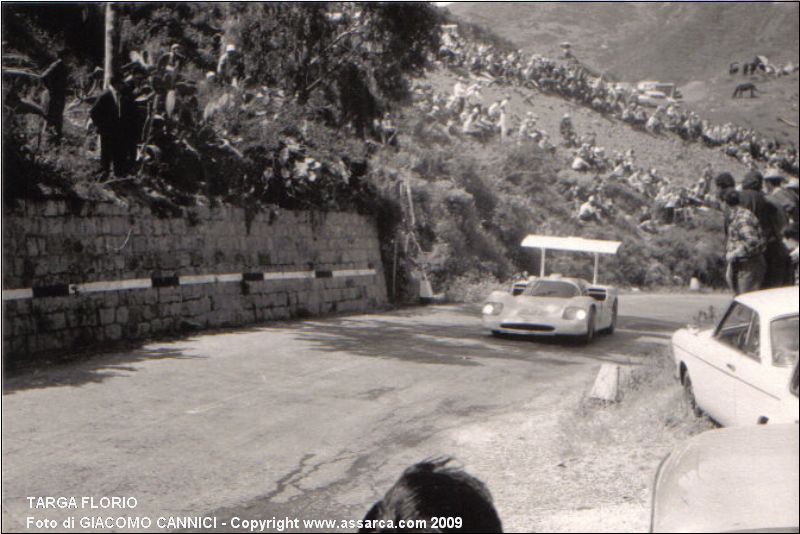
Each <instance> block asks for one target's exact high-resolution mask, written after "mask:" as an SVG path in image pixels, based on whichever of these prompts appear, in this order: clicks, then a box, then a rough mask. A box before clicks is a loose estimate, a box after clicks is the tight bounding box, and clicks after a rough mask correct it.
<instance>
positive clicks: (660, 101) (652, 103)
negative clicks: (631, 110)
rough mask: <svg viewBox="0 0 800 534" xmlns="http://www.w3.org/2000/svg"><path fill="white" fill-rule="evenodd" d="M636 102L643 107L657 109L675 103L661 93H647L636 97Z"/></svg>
mask: <svg viewBox="0 0 800 534" xmlns="http://www.w3.org/2000/svg"><path fill="white" fill-rule="evenodd" d="M636 101H637V102H639V104H640V105H642V106H648V107H651V108H657V107H658V106H662V105H667V106H668V105H670V104H674V103H675V99H674V98H670V97H668V96H667V95H665V94H664V93H662V92H661V91H645V92H644V93H641V94H639V95H638V96H637V97H636Z"/></svg>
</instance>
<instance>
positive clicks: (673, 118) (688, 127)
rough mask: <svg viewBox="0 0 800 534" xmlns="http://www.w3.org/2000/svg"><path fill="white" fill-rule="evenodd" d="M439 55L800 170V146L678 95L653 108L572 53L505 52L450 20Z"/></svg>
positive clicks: (750, 159)
mask: <svg viewBox="0 0 800 534" xmlns="http://www.w3.org/2000/svg"><path fill="white" fill-rule="evenodd" d="M439 58H440V60H441V61H442V62H443V63H444V64H445V65H447V66H450V67H460V68H464V69H467V70H468V71H469V72H470V73H472V74H473V75H475V76H478V77H485V78H488V79H491V80H493V81H495V82H497V83H501V84H507V85H514V86H527V87H530V88H533V89H536V90H539V91H541V92H543V93H546V94H558V95H561V96H563V97H565V98H567V99H570V100H573V101H575V102H578V103H581V104H583V105H586V106H588V107H591V108H592V109H594V110H596V111H598V112H601V113H604V114H606V115H608V116H609V117H615V118H618V119H620V120H623V121H625V122H627V123H630V124H632V125H634V126H637V127H642V128H646V129H647V130H648V131H649V132H651V133H654V134H666V133H673V134H676V135H680V136H681V137H682V138H683V139H685V140H688V141H696V142H703V143H705V144H706V145H708V146H711V147H720V148H721V149H722V150H724V152H725V153H726V154H727V155H729V156H731V157H735V158H737V159H738V160H740V161H741V162H743V163H745V164H747V165H753V166H754V165H755V164H756V163H757V162H760V163H766V164H768V165H769V166H771V167H776V168H779V169H781V170H783V171H784V172H787V173H789V174H791V175H793V176H797V175H798V172H799V171H800V165H799V164H798V151H797V147H795V146H786V145H784V144H782V143H780V142H779V141H777V140H774V139H769V138H767V137H766V136H764V135H761V134H759V133H758V132H756V131H754V130H753V129H750V128H744V127H740V126H736V125H734V124H732V123H726V124H723V125H715V124H711V123H710V122H709V121H707V120H704V119H701V118H700V117H699V116H698V115H697V114H696V113H694V112H692V111H689V110H686V109H683V108H682V107H681V106H680V105H679V103H678V102H676V101H667V102H665V103H664V104H662V105H659V106H657V107H656V108H655V109H654V110H652V112H651V111H649V109H646V108H645V106H644V105H642V104H641V103H640V98H639V96H640V95H639V94H638V92H637V91H636V90H634V89H631V88H629V87H628V86H626V85H624V84H620V83H614V82H610V81H607V80H605V79H604V77H603V76H597V75H594V74H592V73H591V72H590V71H589V70H588V69H586V68H585V67H584V66H583V65H582V64H581V63H580V62H579V61H578V60H577V59H576V58H575V57H574V55H572V54H570V57H568V58H566V59H563V60H559V59H552V58H546V57H543V56H541V55H537V54H527V53H524V52H520V51H516V50H515V51H511V52H508V53H501V52H499V51H497V50H496V48H495V47H493V46H491V45H488V44H485V43H477V42H471V41H468V40H466V39H463V38H462V37H461V36H460V35H459V33H458V31H457V28H456V27H454V26H453V25H448V26H446V27H445V28H444V29H443V37H442V45H441V48H440V50H439Z"/></svg>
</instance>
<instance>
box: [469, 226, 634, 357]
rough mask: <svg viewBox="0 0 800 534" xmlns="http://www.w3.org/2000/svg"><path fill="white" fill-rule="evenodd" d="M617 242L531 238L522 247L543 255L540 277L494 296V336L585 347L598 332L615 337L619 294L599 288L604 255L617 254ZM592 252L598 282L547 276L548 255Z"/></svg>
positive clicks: (489, 320)
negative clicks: (575, 339) (576, 341)
mask: <svg viewBox="0 0 800 534" xmlns="http://www.w3.org/2000/svg"><path fill="white" fill-rule="evenodd" d="M620 244H621V243H620V242H618V241H600V240H592V239H583V238H578V237H551V236H539V235H529V236H528V237H526V238H525V239H524V240H523V241H522V246H523V247H531V248H537V249H539V250H540V258H541V259H540V264H539V265H540V273H541V275H540V276H538V277H530V278H529V279H528V280H525V281H521V282H516V283H514V285H513V286H512V288H511V291H510V292H504V291H494V292H492V293H491V294H490V295H489V298H488V299H487V301H486V303H485V304H484V306H483V310H482V312H483V325H484V326H485V327H486V328H487V329H488V330H489V331H490V332H491V333H492V334H493V335H499V334H520V335H529V336H530V335H534V336H557V335H571V336H580V337H581V338H582V340H583V341H585V342H586V343H588V342H590V341H591V340H592V339H593V338H594V335H595V333H597V332H598V331H606V332H608V333H612V332H613V331H614V328H615V327H616V325H617V312H618V309H619V302H618V292H617V289H616V288H614V287H612V286H607V285H598V284H597V268H598V262H599V256H598V255H599V254H616V252H617V250H618V249H619V246H620ZM547 249H551V250H566V251H573V252H591V253H594V255H595V264H594V265H595V269H594V282H593V283H592V284H590V283H589V282H587V281H586V280H582V279H580V278H567V277H562V276H560V275H557V274H554V275H550V276H544V273H545V255H546V250H547Z"/></svg>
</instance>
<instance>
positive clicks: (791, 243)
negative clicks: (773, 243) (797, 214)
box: [783, 222, 800, 285]
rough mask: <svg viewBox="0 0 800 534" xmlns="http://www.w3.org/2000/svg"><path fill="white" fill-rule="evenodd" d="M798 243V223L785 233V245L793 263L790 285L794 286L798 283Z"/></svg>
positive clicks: (799, 239) (799, 249) (799, 235)
mask: <svg viewBox="0 0 800 534" xmlns="http://www.w3.org/2000/svg"><path fill="white" fill-rule="evenodd" d="M798 241H800V230H798V224H797V222H794V223H793V224H790V225H789V226H787V227H786V229H785V230H784V231H783V243H784V244H785V245H786V249H787V250H788V251H789V260H790V261H791V262H792V277H791V282H790V283H792V284H794V285H797V283H798V264H799V261H798V260H800V248H799V247H798Z"/></svg>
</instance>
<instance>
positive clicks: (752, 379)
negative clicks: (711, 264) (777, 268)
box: [672, 286, 800, 426]
mask: <svg viewBox="0 0 800 534" xmlns="http://www.w3.org/2000/svg"><path fill="white" fill-rule="evenodd" d="M798 298H800V293H798V288H797V286H794V287H782V288H777V289H767V290H763V291H754V292H752V293H744V294H742V295H738V296H737V297H736V298H735V299H734V300H733V302H731V304H730V306H729V307H728V310H727V311H726V312H725V314H724V315H723V316H722V319H721V320H720V322H719V324H717V326H716V327H715V328H711V329H708V330H696V329H693V328H685V329H681V330H678V331H677V332H675V334H673V336H672V354H673V357H674V359H675V370H676V374H677V377H678V378H679V379H680V382H681V384H682V385H683V388H684V391H685V392H686V395H687V397H688V399H689V402H691V403H692V404H693V406H694V408H695V413H697V414H699V413H700V412H705V413H706V414H708V415H709V416H710V417H711V418H712V419H714V420H715V421H717V422H718V423H719V424H721V425H723V426H738V425H751V424H756V423H766V422H770V423H796V422H797V421H798V410H800V405H799V404H798V397H797V395H798V392H797V360H798ZM793 375H794V378H793Z"/></svg>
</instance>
